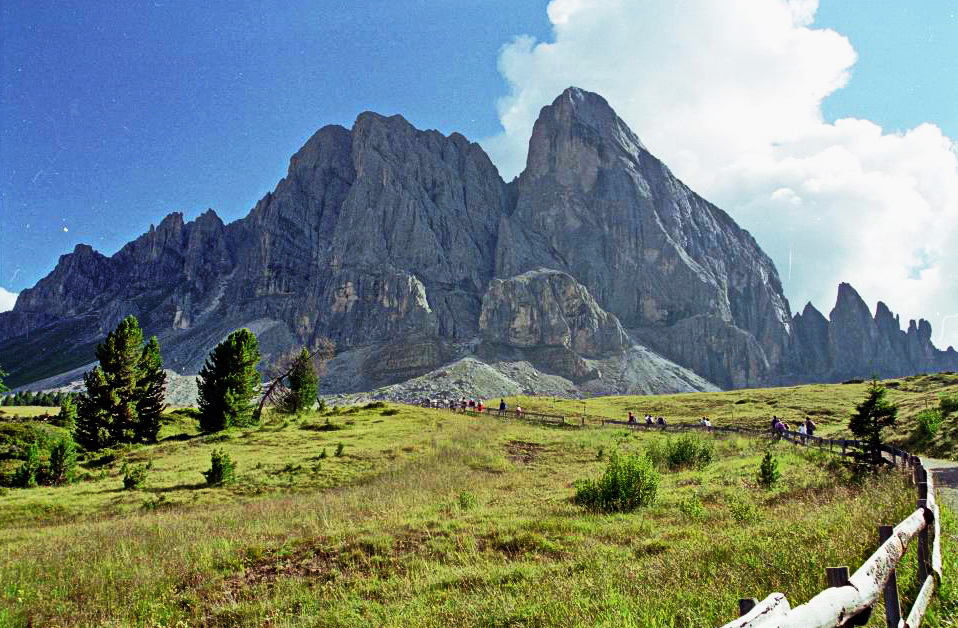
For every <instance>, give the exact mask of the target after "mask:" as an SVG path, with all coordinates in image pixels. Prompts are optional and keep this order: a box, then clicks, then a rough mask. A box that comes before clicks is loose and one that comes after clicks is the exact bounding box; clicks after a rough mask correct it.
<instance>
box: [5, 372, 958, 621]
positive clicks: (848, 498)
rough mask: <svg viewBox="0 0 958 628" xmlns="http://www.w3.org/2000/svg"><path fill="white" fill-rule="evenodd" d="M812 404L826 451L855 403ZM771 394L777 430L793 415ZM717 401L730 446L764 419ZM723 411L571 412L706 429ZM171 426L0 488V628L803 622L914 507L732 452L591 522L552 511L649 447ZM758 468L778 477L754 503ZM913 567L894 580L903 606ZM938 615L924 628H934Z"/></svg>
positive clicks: (492, 428)
mask: <svg viewBox="0 0 958 628" xmlns="http://www.w3.org/2000/svg"><path fill="white" fill-rule="evenodd" d="M809 388H813V390H810V391H808V392H806V393H805V395H806V397H805V398H806V399H815V400H817V401H818V404H820V405H818V404H816V405H811V406H809V407H813V408H818V407H821V408H823V409H828V408H831V409H832V410H831V412H833V414H830V415H826V414H824V413H822V414H819V415H816V420H819V417H821V418H822V420H821V421H820V424H823V427H826V426H827V429H835V430H837V429H839V427H840V425H839V423H840V421H841V420H843V419H841V418H840V414H841V412H844V411H847V409H848V408H850V405H849V403H851V404H852V405H853V403H854V402H855V401H857V400H858V399H859V398H860V395H861V389H860V388H855V387H854V385H849V387H848V388H837V389H836V390H839V391H843V392H844V390H848V391H849V392H848V393H846V394H847V395H848V397H847V398H845V397H841V398H840V399H838V400H833V401H832V402H831V403H829V402H828V401H827V399H828V397H827V394H826V393H824V392H821V393H820V392H818V391H817V390H814V388H816V387H809ZM789 390H792V389H785V394H783V393H782V392H780V393H779V399H781V401H780V402H779V403H780V404H781V407H783V408H784V407H786V406H788V405H789V404H798V403H800V397H799V396H797V395H799V394H800V393H799V392H796V393H795V395H796V396H795V397H794V398H790V397H788V396H787V391H789ZM899 391H900V389H899ZM724 394H726V395H732V396H733V400H732V401H731V404H728V403H726V404H725V406H722V407H727V406H728V405H734V406H735V407H736V410H737V411H738V412H739V415H738V416H740V417H741V418H742V422H743V423H746V422H747V421H750V420H751V421H755V422H756V424H758V423H759V422H764V418H762V416H761V413H762V412H763V411H765V408H766V407H767V405H768V404H767V403H765V401H767V400H774V398H775V397H774V394H775V393H773V392H768V391H738V392H733V393H724ZM766 395H768V396H766ZM742 398H747V399H749V401H748V402H747V403H738V404H736V403H735V401H736V400H738V399H742ZM653 402H655V403H658V404H662V405H660V406H657V407H658V408H666V407H667V408H673V409H674V411H673V412H669V411H668V410H666V409H653V408H652V407H649V409H648V410H646V409H645V405H644V404H650V406H651V404H652V403H653ZM720 402H721V395H718V394H716V395H704V396H700V395H674V396H670V397H653V398H631V399H625V398H605V399H594V400H588V401H587V402H586V404H587V407H591V408H592V410H593V412H594V413H595V414H600V413H603V412H608V413H609V416H610V418H611V417H612V416H616V414H619V415H621V414H624V412H620V410H621V409H624V408H626V407H628V408H629V409H635V410H636V411H637V412H640V413H642V412H645V411H654V412H655V413H656V414H659V413H662V414H666V416H669V418H670V419H671V420H677V419H679V418H680V417H683V416H687V417H688V418H693V417H695V416H697V415H700V414H701V413H702V412H703V411H705V410H708V413H709V414H710V416H712V417H713V419H716V420H719V421H720V422H721V418H722V415H720V412H719V411H716V410H715V409H712V408H718V407H720V406H719V404H720ZM522 403H523V405H525V406H527V407H528V408H529V409H535V408H539V409H541V410H543V411H549V410H550V409H551V407H552V405H553V403H554V404H555V406H556V407H560V406H562V405H563V404H568V405H567V407H569V408H572V407H574V404H578V405H579V406H581V402H565V401H557V402H553V401H552V400H534V399H523V400H522ZM683 403H685V404H687V405H686V406H682V404H683ZM665 404H674V405H665ZM760 404H762V405H760ZM540 406H541V407H540ZM682 407H684V408H685V410H684V412H685V415H682V414H680V410H679V408H682ZM567 414H569V415H570V416H571V414H572V413H571V411H569V412H568V413H567ZM781 414H784V412H782V413H780V415H781ZM745 417H748V419H746V418H745ZM168 418H169V421H168V423H167V424H166V425H165V426H164V429H163V431H162V432H161V434H160V443H158V444H157V445H152V446H137V447H133V448H129V449H123V450H118V451H115V452H112V453H108V454H106V455H100V456H97V457H93V458H91V459H90V460H87V461H84V463H83V466H82V468H81V469H80V471H81V473H82V474H83V477H84V478H85V479H84V480H83V481H81V482H79V483H76V484H72V485H69V486H65V487H59V488H53V487H40V488H33V489H0V490H2V491H3V493H2V496H0V504H2V506H0V626H26V625H31V624H32V625H37V626H39V625H42V626H77V625H80V626H101V625H103V626H128V625H129V626H197V625H203V626H370V625H376V626H443V627H448V626H563V627H566V626H580V625H581V626H650V627H659V626H661V627H666V626H718V625H721V624H722V623H724V622H727V621H730V620H731V619H733V618H734V617H735V615H736V613H735V610H736V608H737V600H738V598H739V597H751V596H754V597H758V598H762V597H764V596H765V595H767V594H769V593H771V592H773V591H781V592H783V593H785V594H786V595H787V596H788V598H789V600H790V601H791V602H792V603H793V604H797V603H801V602H804V601H806V600H807V599H809V598H810V597H812V596H813V595H815V594H816V593H818V592H819V591H820V590H821V589H822V588H823V587H824V568H825V567H826V566H833V565H841V564H845V565H849V566H850V567H852V568H853V569H854V568H856V567H857V566H858V565H859V564H860V563H861V562H862V560H863V559H864V558H865V557H867V556H868V555H869V554H870V553H871V551H873V550H874V548H875V547H876V546H877V532H876V527H877V525H879V524H881V523H896V522H898V521H899V520H901V519H902V518H903V517H904V516H906V515H907V514H908V513H910V512H911V511H912V510H913V508H914V498H915V495H914V487H912V486H911V485H910V484H909V482H908V481H907V479H906V478H904V477H903V476H902V475H901V474H899V473H898V472H889V473H887V474H884V475H882V476H880V477H878V478H872V479H866V480H864V481H863V482H855V481H852V479H851V478H850V476H849V474H848V472H847V471H846V470H844V469H843V468H842V467H841V466H840V465H838V464H837V463H836V462H835V460H834V459H833V458H829V457H828V456H827V454H821V453H817V452H805V451H803V450H800V449H798V448H796V447H794V446H792V445H789V444H787V443H777V444H773V445H770V444H769V443H767V442H765V441H762V440H753V439H747V438H742V437H737V436H736V437H727V438H722V437H715V438H714V439H713V437H709V436H703V437H702V438H706V439H709V440H710V442H712V443H713V444H714V447H715V454H716V458H715V461H714V462H713V463H712V464H710V465H709V466H707V467H705V468H703V469H699V470H695V469H686V470H680V471H668V470H663V471H662V477H661V483H660V485H659V490H658V499H657V501H656V503H655V504H654V505H653V506H650V507H645V508H641V509H639V510H638V511H636V512H634V513H631V514H598V513H594V512H590V511H588V510H586V509H584V508H582V507H580V506H577V505H575V504H573V503H572V500H571V498H572V496H573V495H574V493H575V488H574V486H573V483H574V482H576V481H577V480H581V479H587V478H596V477H598V476H599V475H601V473H602V472H603V470H604V469H605V468H606V465H607V463H608V459H609V457H610V456H611V454H612V452H614V451H615V452H620V453H622V454H627V453H630V452H636V453H640V452H643V451H646V450H647V449H648V448H649V447H653V448H654V447H661V446H662V444H663V443H664V439H666V438H668V437H667V436H665V435H662V434H659V433H631V432H628V431H626V430H621V429H614V428H601V427H592V426H587V427H586V428H581V429H576V428H565V429H561V428H554V427H545V426H539V425H534V424H528V423H521V422H514V421H500V420H498V419H495V418H493V417H479V418H477V417H473V416H464V415H461V414H453V413H449V412H446V411H440V410H429V409H419V408H413V407H407V406H394V405H387V406H383V405H382V404H373V405H371V406H368V407H356V408H352V409H348V410H340V411H337V412H335V413H327V414H325V415H322V416H320V415H318V414H317V413H311V414H309V415H306V416H301V417H299V418H295V419H290V418H288V417H286V418H284V417H282V416H276V417H270V418H268V419H267V420H266V421H265V422H264V424H263V425H261V426H259V427H256V428H251V429H239V428H234V429H231V430H229V431H227V432H224V433H220V434H214V435H202V434H199V433H198V432H197V429H196V423H195V420H193V419H192V418H191V416H190V412H189V411H182V410H181V411H177V412H174V413H171V414H170V415H168ZM832 419H834V420H832ZM729 422H730V421H729ZM51 429H56V428H51ZM673 438H674V436H673ZM340 444H342V452H341V455H339V456H337V455H336V451H337V449H338V448H339V445H340ZM770 446H771V447H772V451H773V453H774V455H775V457H776V460H777V461H778V464H779V469H780V470H781V472H782V478H781V480H780V482H779V483H778V485H777V486H776V487H775V488H773V489H772V490H765V489H763V488H761V487H760V486H759V485H758V484H757V481H756V473H757V470H758V467H759V464H760V460H761V458H762V456H763V454H764V453H765V451H766V449H767V448H768V447H770ZM214 449H222V450H225V451H226V452H228V453H229V454H230V455H231V456H232V457H234V458H235V459H236V461H237V474H238V478H237V481H236V483H235V484H233V485H230V486H227V487H219V488H210V487H207V485H206V484H205V480H204V478H203V476H202V475H201V472H202V471H204V470H205V469H208V468H209V466H210V455H211V453H212V451H213V450H214ZM324 452H325V453H324ZM124 462H126V463H130V464H145V463H148V462H149V463H151V464H152V468H151V470H150V471H149V476H148V479H147V482H146V486H145V487H144V488H143V489H142V490H132V491H127V490H123V489H122V477H121V474H120V468H121V466H122V464H123V463H124ZM946 523H947V524H948V525H949V526H950V527H949V533H948V534H946V535H945V536H946V539H945V541H946V555H947V556H948V557H949V559H950V557H951V556H953V554H952V553H951V549H953V548H952V544H953V541H954V538H955V537H954V533H955V528H954V523H953V520H951V519H949V520H948V522H946ZM912 553H913V550H912ZM913 565H914V558H913V556H912V557H909V558H906V560H905V562H904V563H903V567H902V569H901V570H900V572H899V579H900V582H901V583H902V590H903V595H904V596H905V597H906V598H908V597H909V596H913V595H914V593H915V588H916V587H915V574H914V567H913ZM946 592H947V589H946ZM948 595H951V597H950V598H946V599H945V600H944V602H943V603H939V605H938V609H937V610H936V611H935V612H936V613H937V615H935V616H933V617H930V618H929V620H928V621H927V623H926V624H925V625H930V626H944V625H951V624H949V623H947V621H948V620H947V617H949V615H948V613H950V612H953V608H954V606H953V604H954V602H953V600H954V599H955V596H954V595H952V594H948ZM906 604H907V600H906ZM881 616H882V613H875V617H874V618H873V619H872V622H871V623H870V624H869V625H873V626H878V625H883V623H881V622H878V618H879V617H881ZM882 622H883V620H882Z"/></svg>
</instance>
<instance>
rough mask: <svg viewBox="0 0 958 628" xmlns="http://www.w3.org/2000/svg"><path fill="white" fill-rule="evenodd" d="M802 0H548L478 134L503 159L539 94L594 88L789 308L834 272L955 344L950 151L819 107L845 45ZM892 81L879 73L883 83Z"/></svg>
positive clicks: (522, 149)
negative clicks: (548, 36) (771, 270)
mask: <svg viewBox="0 0 958 628" xmlns="http://www.w3.org/2000/svg"><path fill="white" fill-rule="evenodd" d="M817 9H818V2H817V0H791V1H787V0H696V1H695V2H687V3H679V2H674V1H672V0H592V1H589V2H586V1H585V0H553V1H552V3H551V4H550V5H549V8H548V13H549V19H550V20H551V21H552V24H553V35H554V37H553V39H554V41H551V42H538V43H537V42H535V41H534V40H532V39H531V38H528V37H522V38H519V39H517V40H516V41H515V42H513V43H512V44H509V45H507V46H505V47H504V48H503V50H502V52H501V55H500V58H499V67H500V71H501V72H502V74H503V76H504V77H505V78H506V79H507V81H508V82H509V86H510V91H509V94H508V95H507V96H505V97H504V98H502V99H501V100H500V102H499V103H498V108H499V114H500V120H501V122H502V125H503V129H504V131H503V133H502V134H500V135H498V136H496V137H494V138H490V139H488V140H486V141H484V142H483V144H484V146H486V148H487V149H488V150H489V152H490V154H491V155H492V157H493V159H494V161H495V162H496V164H497V165H498V166H499V168H500V170H501V171H502V172H503V174H504V176H506V177H511V176H512V175H515V174H518V172H519V171H520V170H521V168H522V167H523V165H524V159H525V154H526V149H527V143H528V139H529V136H530V134H531V131H532V125H533V123H534V122H535V119H536V117H537V115H538V112H539V109H540V108H541V107H542V106H543V105H546V104H548V103H549V102H551V101H552V100H553V99H554V98H555V97H556V96H557V95H558V94H559V93H560V92H561V91H562V90H563V89H565V88H566V87H568V86H570V85H576V86H578V87H582V88H584V89H588V90H591V91H595V92H598V93H600V94H602V95H603V96H605V98H606V99H607V100H608V101H609V103H610V104H611V105H612V107H613V108H615V110H616V111H617V112H618V114H619V115H620V116H621V117H622V118H623V119H624V120H625V121H626V122H627V123H628V124H629V126H631V127H632V129H633V130H634V131H635V132H636V133H637V134H638V135H639V137H640V138H641V139H642V141H643V143H644V144H645V145H646V146H648V147H649V150H650V151H651V152H652V153H653V154H655V155H657V156H658V157H659V158H661V159H662V160H663V161H664V162H665V163H666V164H668V165H669V167H670V168H671V169H672V170H673V171H674V172H675V173H676V175H677V176H679V177H680V178H681V179H682V180H684V181H685V182H686V183H687V184H688V185H690V186H691V187H692V188H693V189H695V190H696V191H697V192H699V193H701V194H702V195H703V196H705V197H706V198H708V199H709V200H711V201H713V202H715V203H716V204H717V205H719V206H720V207H722V208H723V209H725V210H726V211H728V212H729V213H730V214H732V216H733V217H734V218H735V219H736V220H737V221H738V222H739V223H740V224H741V225H742V226H744V227H745V228H747V229H748V230H749V231H751V232H752V234H753V235H754V236H755V237H756V239H757V240H758V242H759V243H760V245H761V246H762V247H763V249H765V251H766V252H767V253H768V254H769V255H771V256H772V258H773V259H774V260H775V263H776V265H777V266H778V269H779V273H780V274H781V276H782V279H783V281H785V283H786V285H785V291H786V296H788V297H789V300H790V302H791V303H792V308H793V310H800V309H801V308H802V307H803V306H804V304H805V302H806V301H809V300H811V301H812V302H814V303H815V305H816V306H817V307H818V308H819V309H820V310H822V311H823V313H824V314H825V315H826V316H827V315H828V312H829V310H830V309H831V307H832V305H833V304H834V299H835V294H836V290H837V286H838V283H839V282H841V281H847V282H850V283H851V284H852V285H853V286H855V288H856V289H857V290H858V291H859V292H860V293H861V295H862V296H863V297H864V298H865V299H866V301H868V302H869V303H870V304H871V305H872V306H874V305H875V303H876V301H878V300H883V301H885V302H886V303H887V304H888V305H889V307H890V308H891V309H892V311H894V312H896V313H900V314H901V315H902V318H903V319H905V320H907V319H908V318H918V317H924V318H927V319H929V320H930V321H931V323H932V325H933V326H934V327H935V341H936V342H938V343H939V345H948V344H954V345H956V346H958V321H956V320H951V321H950V322H949V324H948V325H947V329H945V327H946V326H945V325H943V322H944V320H943V319H944V318H945V317H946V316H949V315H955V314H958V275H956V274H955V272H954V270H953V269H955V268H958V242H956V235H958V230H956V227H958V158H956V151H955V145H954V143H953V142H952V141H951V140H950V139H949V138H947V137H945V136H944V135H943V134H942V132H941V130H940V129H938V128H937V127H936V126H934V125H931V124H923V125H921V126H918V127H917V128H915V129H912V130H910V131H907V132H905V133H893V134H887V133H884V132H883V130H882V129H881V128H880V127H879V126H878V125H876V124H874V123H872V122H870V121H868V120H859V119H843V120H838V121H837V122H836V123H834V124H829V123H826V122H824V120H823V117H822V113H821V103H822V100H823V99H824V98H826V97H827V96H828V95H829V94H830V93H832V92H833V91H835V90H836V89H839V88H840V87H842V86H843V85H845V83H846V82H847V81H848V80H849V76H850V72H851V69H852V67H853V65H854V63H855V61H856V53H855V51H854V50H853V48H852V46H851V44H850V43H849V42H848V40H847V39H845V38H844V37H843V36H842V35H840V34H838V33H836V32H834V31H830V30H825V29H816V28H815V27H814V26H813V24H814V15H815V12H816V10H817ZM892 88H893V86H889V89H892Z"/></svg>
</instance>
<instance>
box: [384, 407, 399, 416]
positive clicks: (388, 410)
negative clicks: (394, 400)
mask: <svg viewBox="0 0 958 628" xmlns="http://www.w3.org/2000/svg"><path fill="white" fill-rule="evenodd" d="M379 414H381V415H382V416H396V415H397V414H399V410H398V409H397V408H386V409H385V410H383V411H382V412H380V413H379Z"/></svg>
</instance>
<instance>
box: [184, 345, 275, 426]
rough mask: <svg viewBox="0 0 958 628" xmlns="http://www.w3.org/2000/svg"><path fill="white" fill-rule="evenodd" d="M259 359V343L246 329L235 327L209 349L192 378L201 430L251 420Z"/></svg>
mask: <svg viewBox="0 0 958 628" xmlns="http://www.w3.org/2000/svg"><path fill="white" fill-rule="evenodd" d="M259 358H260V354H259V342H258V341H257V340H256V336H255V335H254V334H253V332H251V331H250V330H248V329H237V330H236V331H234V332H233V333H231V334H230V335H229V336H228V337H227V338H226V340H224V341H223V342H221V343H219V344H218V345H216V347H214V348H213V350H212V351H211V352H210V355H209V357H208V358H207V359H206V364H204V365H203V370H201V371H200V375H199V377H198V378H197V380H196V383H197V386H198V388H199V409H200V428H201V429H202V430H203V431H204V432H216V431H219V430H223V429H226V428H228V427H230V426H232V425H245V424H248V423H249V422H250V421H251V420H252V414H253V407H252V401H253V398H254V397H256V395H257V394H259V387H260V375H259V372H258V371H257V370H256V367H257V365H258V364H259Z"/></svg>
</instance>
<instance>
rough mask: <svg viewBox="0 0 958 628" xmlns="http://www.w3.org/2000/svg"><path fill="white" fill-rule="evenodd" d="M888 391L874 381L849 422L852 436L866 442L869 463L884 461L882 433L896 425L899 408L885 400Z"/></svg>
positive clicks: (874, 463)
mask: <svg viewBox="0 0 958 628" xmlns="http://www.w3.org/2000/svg"><path fill="white" fill-rule="evenodd" d="M887 392H888V391H887V389H886V388H885V387H884V386H882V384H881V382H879V381H878V380H877V379H872V381H871V383H870V384H869V385H868V388H867V389H866V391H865V399H864V401H862V402H861V403H860V404H858V405H856V406H855V413H854V414H853V415H852V417H851V420H850V421H849V422H848V429H849V430H851V432H852V434H854V435H855V436H857V437H858V438H861V439H862V440H864V441H865V442H866V444H867V448H868V452H869V454H870V456H869V458H870V460H868V462H870V463H871V464H873V465H878V464H880V463H881V461H882V454H881V432H882V430H883V429H885V428H886V427H890V426H892V425H894V424H895V422H896V420H897V417H898V407H897V406H895V405H893V404H891V403H889V401H888V400H887V399H885V395H886V394H887Z"/></svg>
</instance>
